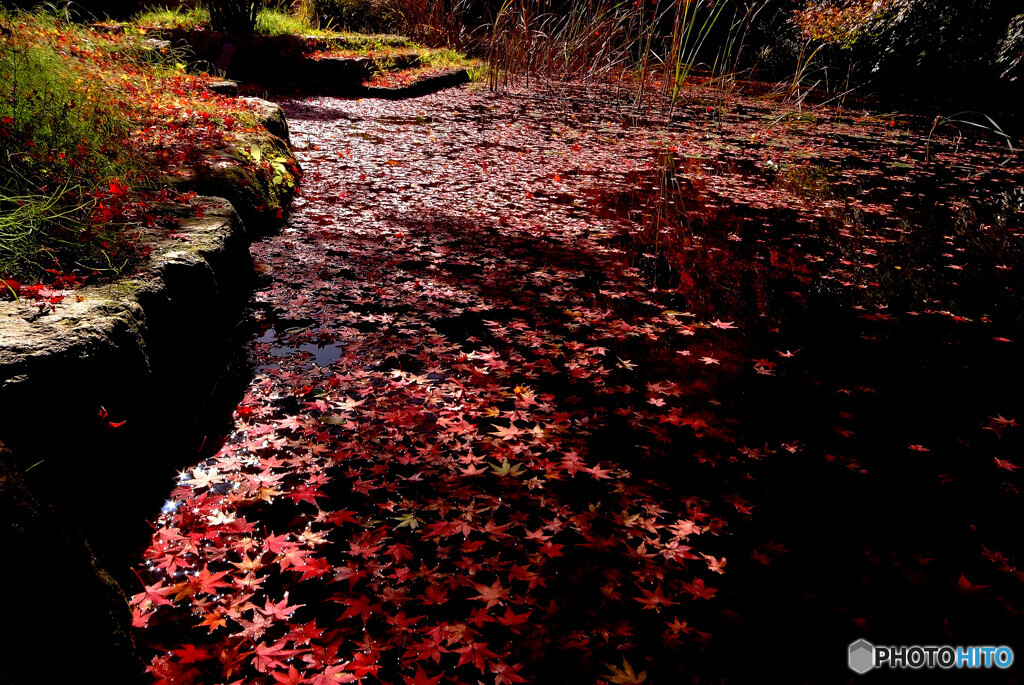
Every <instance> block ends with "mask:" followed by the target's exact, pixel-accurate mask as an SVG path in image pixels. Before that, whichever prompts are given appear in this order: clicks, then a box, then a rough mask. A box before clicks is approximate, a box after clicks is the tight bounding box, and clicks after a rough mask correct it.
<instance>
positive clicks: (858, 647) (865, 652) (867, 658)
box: [849, 640, 875, 675]
mask: <svg viewBox="0 0 1024 685" xmlns="http://www.w3.org/2000/svg"><path fill="white" fill-rule="evenodd" d="M849 657H850V670H851V671H853V672H854V673H857V674H860V675H863V674H865V673H867V672H868V671H870V670H871V669H872V668H874V667H875V646H874V645H873V644H871V643H870V642H868V641H867V640H857V641H856V642H853V643H850V651H849Z"/></svg>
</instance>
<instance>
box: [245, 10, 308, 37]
mask: <svg viewBox="0 0 1024 685" xmlns="http://www.w3.org/2000/svg"><path fill="white" fill-rule="evenodd" d="M256 33H258V34H260V35H264V36H281V35H300V36H304V35H313V34H317V33H320V32H319V31H317V30H316V29H315V28H314V27H313V26H312V25H310V23H309V21H308V20H307V19H306V18H305V17H300V16H296V15H293V14H290V13H289V12H288V11H287V10H283V9H277V8H264V9H262V10H260V13H259V15H257V17H256Z"/></svg>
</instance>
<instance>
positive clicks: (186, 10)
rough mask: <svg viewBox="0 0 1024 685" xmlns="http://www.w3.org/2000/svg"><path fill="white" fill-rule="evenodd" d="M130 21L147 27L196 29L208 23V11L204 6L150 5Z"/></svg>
mask: <svg viewBox="0 0 1024 685" xmlns="http://www.w3.org/2000/svg"><path fill="white" fill-rule="evenodd" d="M132 21H133V22H134V23H135V24H136V25H138V26H144V27H147V28H160V29H196V28H199V27H201V26H209V25H210V11H209V10H208V9H206V8H205V7H150V8H148V9H144V10H142V11H141V12H139V13H138V14H137V15H135V17H134V19H133V20H132Z"/></svg>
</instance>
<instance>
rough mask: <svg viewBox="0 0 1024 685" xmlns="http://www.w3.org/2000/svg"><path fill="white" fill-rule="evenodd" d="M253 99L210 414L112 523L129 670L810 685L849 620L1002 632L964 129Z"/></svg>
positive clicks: (996, 300) (1012, 555)
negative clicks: (252, 163)
mask: <svg viewBox="0 0 1024 685" xmlns="http://www.w3.org/2000/svg"><path fill="white" fill-rule="evenodd" d="M283 105H284V106H285V108H286V111H287V113H288V117H289V122H290V126H291V128H292V131H293V136H294V143H295V144H296V147H297V150H298V156H299V158H300V161H301V162H302V164H303V167H304V168H305V170H306V179H305V183H304V187H303V189H302V192H301V194H300V197H299V199H298V201H297V203H296V211H295V213H294V215H293V218H292V219H291V221H290V222H289V225H288V227H287V228H286V229H285V230H284V231H283V233H282V234H281V235H279V236H274V237H272V238H269V239H266V240H264V241H262V242H260V243H258V244H257V245H255V246H254V248H253V249H254V255H255V257H256V259H257V261H258V262H259V263H260V264H261V265H262V266H261V270H263V271H264V272H265V273H267V274H268V281H267V285H266V287H265V288H264V289H262V290H261V291H259V292H258V293H257V295H256V300H255V302H254V312H255V317H256V320H257V328H258V331H257V334H256V335H257V337H255V339H254V340H253V342H252V344H251V345H250V346H249V348H248V354H249V359H250V363H251V365H252V368H253V369H254V374H253V379H252V381H251V382H250V384H249V387H248V389H247V390H246V391H245V397H244V398H243V399H242V401H241V402H240V403H239V405H238V408H237V409H236V411H235V427H234V430H233V431H232V433H231V434H230V435H228V437H227V438H226V441H225V443H224V446H223V447H222V448H221V450H220V451H219V452H218V453H217V454H216V455H214V456H213V457H211V458H210V459H209V460H207V461H206V462H204V463H203V464H201V465H198V466H197V467H196V468H194V469H191V470H189V471H188V472H187V473H185V474H184V475H183V476H182V478H181V480H180V485H179V487H178V488H177V489H176V490H175V491H174V492H173V493H172V495H171V499H172V504H171V506H170V508H169V509H168V512H167V513H165V515H164V516H163V517H162V518H161V519H160V520H159V522H158V524H159V526H160V532H159V533H158V537H157V538H156V539H155V540H154V544H153V545H152V546H151V547H150V549H149V550H148V552H147V559H148V564H147V568H148V573H149V577H148V578H147V583H149V582H152V583H154V586H156V587H157V591H156V595H153V594H150V596H148V597H145V596H139V597H137V598H136V599H135V605H136V609H137V620H138V623H139V624H140V626H141V625H143V624H148V626H149V627H148V628H147V629H145V630H140V633H139V637H140V639H141V640H142V641H143V642H145V643H147V644H149V645H151V646H152V649H153V655H154V656H153V670H154V672H155V673H156V674H158V675H159V674H163V675H164V676H165V677H167V678H179V679H182V678H193V679H195V680H196V681H197V682H220V681H221V680H222V679H225V678H226V679H228V680H233V679H236V678H240V677H244V678H249V679H252V680H253V681H254V682H274V680H275V679H280V678H286V677H293V678H294V679H295V681H296V682H297V681H299V680H302V679H303V678H308V682H346V681H351V680H355V679H364V678H365V679H369V680H370V681H375V680H379V681H381V682H477V681H486V682H489V681H490V680H491V679H494V680H495V682H497V683H501V682H520V681H519V678H523V679H526V680H529V681H531V682H594V681H595V679H603V680H604V681H605V682H631V681H636V682H639V681H640V680H641V673H643V674H645V677H646V682H680V681H694V682H720V681H723V680H724V681H727V682H737V683H745V682H752V679H753V678H754V677H759V678H761V677H764V675H766V674H768V673H770V672H772V671H770V669H768V670H766V669H767V668H768V667H767V666H766V664H768V665H772V664H774V665H775V666H773V668H778V669H779V671H778V672H780V673H781V672H783V671H784V672H785V673H786V678H787V679H788V680H789V681H790V682H838V681H846V680H849V679H851V678H853V674H852V673H851V672H850V671H849V670H848V669H847V668H846V660H845V651H846V646H847V645H848V644H849V643H850V642H852V641H853V640H855V639H858V638H861V637H865V638H867V639H869V640H871V641H873V642H875V643H876V644H946V643H949V644H1009V645H1010V646H1013V647H1017V645H1016V644H1015V640H1016V639H1017V636H1019V635H1020V634H1021V625H1020V617H1019V613H1018V606H1019V603H1018V601H1017V600H1018V597H1019V590H1020V587H1021V582H1022V574H1021V572H1019V571H1017V569H1016V567H1015V565H1014V564H1015V560H1016V559H1017V558H1018V557H1019V554H1020V547H1021V538H1020V535H1019V534H1018V533H1017V521H1018V520H1019V518H1020V511H1021V508H1020V504H1021V495H1020V489H1019V488H1020V476H1019V472H1018V471H1017V470H1016V467H1017V465H1018V464H1020V463H1021V462H1022V461H1024V458H1022V457H1021V456H1020V453H1021V438H1020V435H1019V432H1020V428H1019V427H1018V426H1017V419H1018V418H1020V420H1021V422H1024V411H1021V408H1022V404H1024V402H1022V399H1021V394H1020V390H1019V389H1020V383H1019V380H1020V378H1021V370H1022V363H1021V360H1020V355H1019V342H1018V341H1019V340H1021V334H1022V331H1021V325H1022V324H1021V314H1020V313H1021V308H1020V297H1019V295H1018V292H1017V291H1018V287H1019V286H1018V283H1019V274H1020V269H1021V268H1022V264H1021V248H1020V244H1019V242H1020V240H1021V237H1020V236H1021V228H1022V226H1021V217H1022V198H1024V195H1022V192H1021V190H1020V179H1021V177H1022V175H1024V172H1022V170H1021V168H1020V157H1019V155H1017V154H1016V152H1015V151H1014V150H1012V149H1010V148H1009V147H1008V146H1007V144H1006V142H1005V141H1004V140H1003V139H1001V138H1000V137H999V136H997V135H989V136H986V135H985V134H984V132H983V131H981V132H979V130H978V129H977V128H976V127H971V126H969V125H968V124H965V123H963V122H959V123H958V122H953V121H947V122H941V125H940V126H936V127H935V128H934V130H933V129H932V122H931V121H927V122H925V121H917V120H912V119H907V118H893V117H889V116H869V115H867V114H865V113H861V112H857V113H851V112H848V111H847V112H826V111H815V112H798V111H789V112H787V111H785V110H784V109H783V108H781V107H780V106H778V105H777V104H775V103H770V102H767V101H765V100H756V99H749V100H747V99H743V98H742V97H739V96H735V95H734V96H732V98H731V99H730V100H727V101H722V100H720V99H712V100H708V101H707V102H705V101H702V100H700V99H699V98H698V97H696V96H695V99H694V101H693V102H692V103H691V104H690V105H689V106H688V107H686V108H685V109H684V110H682V111H681V112H679V113H678V116H677V117H676V121H675V122H674V123H672V124H671V125H666V124H665V122H664V121H662V122H661V123H660V124H659V123H658V122H657V119H656V117H651V120H650V121H644V122H640V123H641V124H642V125H635V124H637V121H636V120H635V119H633V118H631V117H629V116H626V115H625V114H624V113H623V112H622V111H621V110H619V109H616V108H615V107H612V106H599V105H597V104H595V103H593V102H582V101H564V100H557V99H552V98H545V97H540V96H537V95H536V94H529V95H526V94H518V95H517V94H508V95H504V96H492V95H489V94H485V93H468V92H465V91H453V92H449V93H442V94H438V95H434V96H430V97H427V98H422V99H418V100H412V101H406V102H401V103H386V102H379V101H372V100H367V101H345V100H336V99H315V98H314V99H303V100H294V101H286V102H284V103H283ZM929 133H930V135H929ZM218 574H222V575H218ZM211 578H212V580H211ZM168 588H173V590H170V589H168ZM165 590H166V594H164V595H161V594H160V593H161V592H164V591H165ZM155 597H160V598H162V599H165V600H169V601H170V603H166V604H165V603H161V602H159V600H157V599H155ZM282 601H284V604H279V603H280V602H282ZM158 603H159V606H157V604H158ZM297 605H301V606H298V608H294V607H296V606H297ZM275 606H276V608H275ZM201 622H203V623H201ZM197 623H201V627H194V626H195V625H196V624H197ZM185 645H193V647H185ZM194 650H199V651H198V652H196V651H194ZM780 650H782V652H781V653H783V654H785V655H786V658H785V660H784V662H783V663H782V665H778V664H779V663H780V662H779V659H780V657H779V654H780ZM794 655H798V657H799V658H798V657H797V656H794ZM293 671H294V674H293V673H292V672H293ZM874 675H876V676H877V675H879V674H874ZM957 675H962V674H957ZM989 675H993V676H994V679H996V680H1000V681H1003V680H1005V681H1006V682H1012V680H1008V679H1007V678H1011V677H1012V673H1011V674H1006V673H999V674H989ZM971 677H972V678H975V677H978V676H977V675H976V674H972V676H971ZM317 678H320V680H316V679H317ZM329 678H333V679H334V680H328V679H329ZM435 678H439V680H435ZM929 678H930V679H931V678H933V676H929Z"/></svg>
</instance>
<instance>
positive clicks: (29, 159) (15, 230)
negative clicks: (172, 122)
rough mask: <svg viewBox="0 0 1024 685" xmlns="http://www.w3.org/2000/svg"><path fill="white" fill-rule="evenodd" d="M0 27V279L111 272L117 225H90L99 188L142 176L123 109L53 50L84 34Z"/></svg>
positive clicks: (23, 24)
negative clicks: (1, 29) (1, 30)
mask: <svg viewBox="0 0 1024 685" xmlns="http://www.w3.org/2000/svg"><path fill="white" fill-rule="evenodd" d="M0 26H3V27H4V28H5V29H7V31H8V32H7V33H4V34H3V35H2V36H0V279H3V280H4V281H5V282H7V281H18V282H22V283H30V282H31V283H34V282H38V281H39V280H40V279H43V278H44V277H45V275H46V273H47V270H51V271H50V273H51V274H52V273H58V272H59V273H63V274H66V273H69V272H72V271H74V270H75V269H82V270H85V271H86V272H92V271H98V272H104V271H109V270H115V271H116V270H117V269H118V268H119V267H120V266H121V264H120V262H119V261H118V258H117V257H114V256H113V255H114V254H115V253H116V252H117V245H118V243H119V242H120V235H119V233H120V231H121V229H122V228H123V227H122V226H117V225H113V224H110V225H107V223H109V222H98V221H96V219H97V217H98V216H100V215H103V216H106V212H107V209H106V208H103V207H101V206H100V204H99V203H100V200H99V198H100V196H101V194H102V189H106V188H107V187H108V186H109V185H110V184H111V182H113V181H115V179H116V181H117V184H118V185H117V186H115V188H119V187H120V186H121V185H122V184H136V183H144V182H146V180H147V179H148V177H149V173H148V171H147V169H146V167H145V165H144V163H143V160H142V158H141V155H140V154H139V153H138V152H137V151H136V150H135V147H134V146H133V145H132V144H131V133H132V126H131V124H130V122H129V121H128V119H127V117H126V114H125V111H124V108H123V106H122V104H121V103H119V102H118V101H116V100H115V99H114V97H113V96H112V95H111V93H110V91H109V90H108V89H107V88H105V87H103V84H102V83H101V82H98V79H97V78H96V75H95V73H93V72H89V71H86V70H84V68H83V67H82V64H81V62H78V61H76V60H74V59H68V58H67V56H66V54H65V53H64V52H63V50H58V49H57V48H56V47H55V46H57V45H60V43H59V42H57V41H55V40H54V39H55V38H56V37H58V36H61V37H68V36H70V37H73V38H74V39H75V40H77V41H81V40H85V38H84V35H85V32H84V31H82V30H81V29H74V28H71V27H64V26H61V25H59V24H58V22H57V21H56V20H55V19H54V18H53V17H49V16H45V15H39V14H20V13H19V14H12V13H7V12H3V11H0ZM3 289H4V290H5V291H10V290H11V288H10V287H9V286H7V287H4V288H3Z"/></svg>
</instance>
